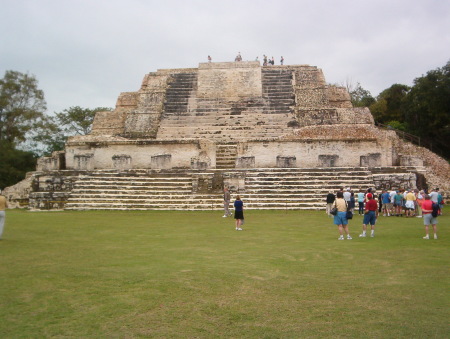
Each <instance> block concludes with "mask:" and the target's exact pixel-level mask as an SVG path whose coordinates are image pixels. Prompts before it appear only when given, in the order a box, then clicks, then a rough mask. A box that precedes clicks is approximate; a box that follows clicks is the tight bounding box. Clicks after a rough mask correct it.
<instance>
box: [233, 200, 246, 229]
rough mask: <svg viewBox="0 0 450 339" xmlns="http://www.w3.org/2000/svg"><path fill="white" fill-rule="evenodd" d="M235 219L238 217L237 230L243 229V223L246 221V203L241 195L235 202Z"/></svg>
mask: <svg viewBox="0 0 450 339" xmlns="http://www.w3.org/2000/svg"><path fill="white" fill-rule="evenodd" d="M234 219H236V231H242V228H241V225H242V224H243V223H244V203H243V202H242V200H241V197H240V196H239V195H238V196H237V197H236V201H235V202H234Z"/></svg>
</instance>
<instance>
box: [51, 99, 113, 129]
mask: <svg viewBox="0 0 450 339" xmlns="http://www.w3.org/2000/svg"><path fill="white" fill-rule="evenodd" d="M111 110H112V109H111V108H106V107H97V108H94V109H89V108H81V107H80V106H75V107H70V108H68V109H65V110H63V111H62V112H59V113H56V119H57V122H58V123H59V125H60V126H61V128H62V129H63V130H64V132H65V133H66V134H67V135H77V134H78V135H86V134H89V132H90V131H91V129H92V122H93V121H94V117H95V113H97V112H101V111H111Z"/></svg>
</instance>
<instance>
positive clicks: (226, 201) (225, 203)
mask: <svg viewBox="0 0 450 339" xmlns="http://www.w3.org/2000/svg"><path fill="white" fill-rule="evenodd" d="M230 200H231V195H230V192H229V191H228V187H225V188H224V189H223V218H226V217H230V216H231V212H230V209H229V208H230Z"/></svg>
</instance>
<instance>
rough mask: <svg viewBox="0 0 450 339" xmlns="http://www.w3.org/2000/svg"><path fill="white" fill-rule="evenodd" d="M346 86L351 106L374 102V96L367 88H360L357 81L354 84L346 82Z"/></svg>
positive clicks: (366, 104)
mask: <svg viewBox="0 0 450 339" xmlns="http://www.w3.org/2000/svg"><path fill="white" fill-rule="evenodd" d="M346 87H347V90H348V92H349V94H350V100H351V102H352V105H353V107H369V106H370V105H372V104H373V103H374V102H375V98H374V97H373V96H372V94H370V92H369V91H368V90H366V89H364V88H362V86H361V84H360V83H359V82H357V83H356V86H353V85H352V84H350V83H348V82H347V85H346Z"/></svg>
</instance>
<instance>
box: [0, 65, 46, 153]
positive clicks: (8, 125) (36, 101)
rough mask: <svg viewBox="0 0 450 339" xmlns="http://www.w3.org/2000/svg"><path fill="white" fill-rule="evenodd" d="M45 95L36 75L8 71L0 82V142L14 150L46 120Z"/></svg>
mask: <svg viewBox="0 0 450 339" xmlns="http://www.w3.org/2000/svg"><path fill="white" fill-rule="evenodd" d="M45 110H46V102H45V99H44V92H43V91H42V90H40V89H39V88H38V81H37V80H36V78H35V77H34V76H33V75H29V74H23V73H20V72H16V71H6V72H5V75H4V77H3V79H0V141H2V142H7V143H8V144H10V145H11V146H12V147H15V146H16V145H17V144H18V143H21V142H24V141H25V140H26V139H27V133H28V132H29V131H31V130H32V129H33V128H34V127H35V126H36V124H37V123H38V122H39V121H40V120H41V119H42V118H43V117H44V112H45Z"/></svg>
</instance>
